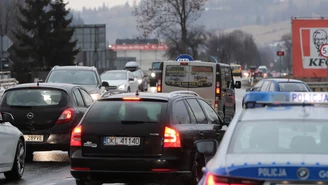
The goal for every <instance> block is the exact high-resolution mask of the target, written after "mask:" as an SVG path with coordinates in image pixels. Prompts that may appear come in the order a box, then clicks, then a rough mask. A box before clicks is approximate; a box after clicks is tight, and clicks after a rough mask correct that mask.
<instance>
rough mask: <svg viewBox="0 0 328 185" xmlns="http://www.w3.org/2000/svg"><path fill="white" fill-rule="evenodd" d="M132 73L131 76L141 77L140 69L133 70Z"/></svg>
mask: <svg viewBox="0 0 328 185" xmlns="http://www.w3.org/2000/svg"><path fill="white" fill-rule="evenodd" d="M132 74H133V76H135V77H142V74H141V72H140V70H137V71H133V72H132Z"/></svg>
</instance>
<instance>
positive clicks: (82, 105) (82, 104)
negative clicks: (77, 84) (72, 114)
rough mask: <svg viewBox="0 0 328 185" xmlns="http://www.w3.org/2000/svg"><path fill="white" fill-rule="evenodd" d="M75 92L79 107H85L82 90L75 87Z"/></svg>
mask: <svg viewBox="0 0 328 185" xmlns="http://www.w3.org/2000/svg"><path fill="white" fill-rule="evenodd" d="M73 94H74V96H75V98H76V103H77V106H79V107H85V105H84V101H83V98H82V95H81V93H80V91H79V90H78V89H74V90H73Z"/></svg>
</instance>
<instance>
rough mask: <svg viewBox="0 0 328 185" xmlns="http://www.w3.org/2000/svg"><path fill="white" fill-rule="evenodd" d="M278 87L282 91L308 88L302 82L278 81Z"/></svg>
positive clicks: (298, 90) (305, 89)
mask: <svg viewBox="0 0 328 185" xmlns="http://www.w3.org/2000/svg"><path fill="white" fill-rule="evenodd" d="M279 89H280V91H282V92H308V91H309V90H308V88H307V87H306V85H305V84H304V83H291V82H289V83H288V82H280V83H279Z"/></svg>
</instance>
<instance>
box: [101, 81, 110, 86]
mask: <svg viewBox="0 0 328 185" xmlns="http://www.w3.org/2000/svg"><path fill="white" fill-rule="evenodd" d="M101 86H103V87H109V83H108V82H106V81H103V82H102V83H101Z"/></svg>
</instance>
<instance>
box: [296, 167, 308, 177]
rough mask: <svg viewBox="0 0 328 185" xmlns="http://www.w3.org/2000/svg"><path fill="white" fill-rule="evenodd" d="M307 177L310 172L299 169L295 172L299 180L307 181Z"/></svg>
mask: <svg viewBox="0 0 328 185" xmlns="http://www.w3.org/2000/svg"><path fill="white" fill-rule="evenodd" d="M309 175H310V172H309V170H308V169H306V168H299V169H298V170H297V176H298V178H300V179H307V178H308V177H309Z"/></svg>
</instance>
